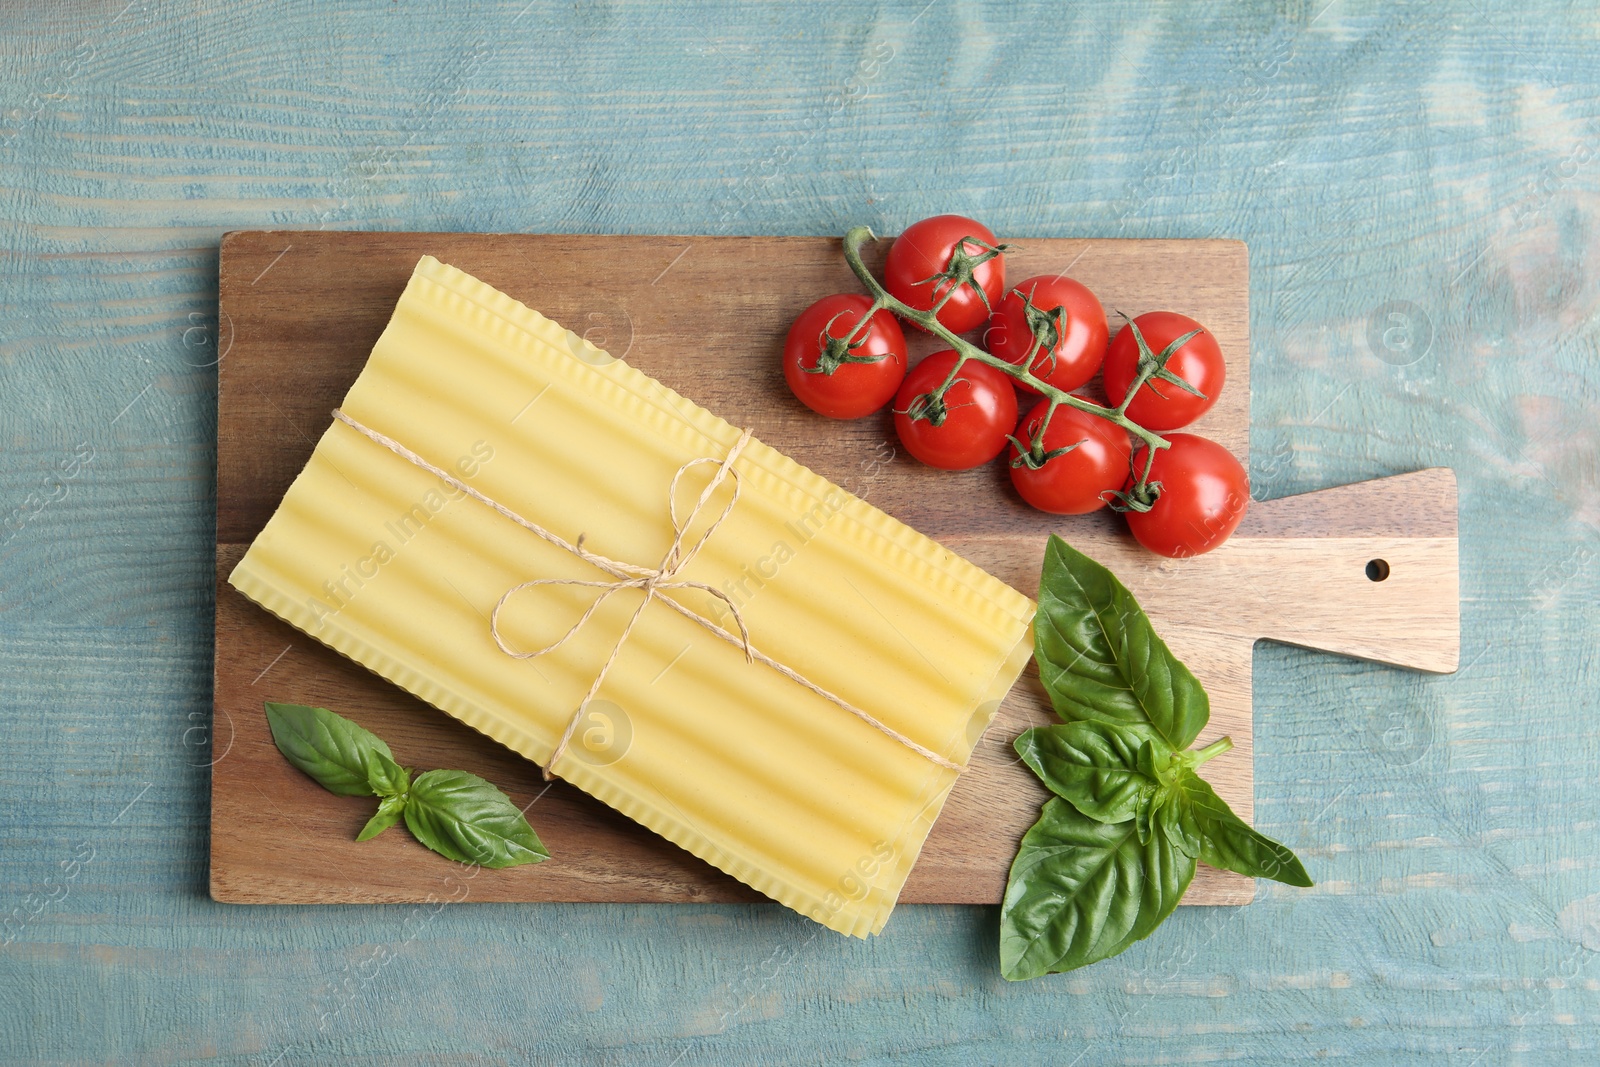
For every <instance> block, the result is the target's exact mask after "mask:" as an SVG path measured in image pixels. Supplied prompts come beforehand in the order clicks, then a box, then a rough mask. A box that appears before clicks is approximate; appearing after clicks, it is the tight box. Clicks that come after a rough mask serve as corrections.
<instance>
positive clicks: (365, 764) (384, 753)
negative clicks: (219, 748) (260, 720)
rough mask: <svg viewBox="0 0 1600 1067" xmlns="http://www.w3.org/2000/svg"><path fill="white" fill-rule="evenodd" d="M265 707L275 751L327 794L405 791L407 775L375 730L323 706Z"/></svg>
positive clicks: (370, 793) (365, 795)
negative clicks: (373, 731) (315, 782)
mask: <svg viewBox="0 0 1600 1067" xmlns="http://www.w3.org/2000/svg"><path fill="white" fill-rule="evenodd" d="M266 708H267V724H268V725H269V726H270V727H271V728H272V740H273V743H274V744H276V745H277V746H278V751H279V752H282V753H283V755H284V758H285V759H287V760H288V761H289V762H290V763H292V764H294V765H295V766H296V767H298V768H300V770H302V771H304V772H305V773H306V774H308V775H310V776H311V777H312V778H314V779H315V780H316V781H317V782H318V783H319V784H320V785H321V786H322V788H324V789H326V790H327V791H328V792H330V793H337V794H339V795H340V796H345V797H370V796H390V795H393V794H397V793H403V792H405V789H406V782H407V780H408V779H409V777H410V776H409V775H408V774H407V773H406V772H405V770H404V769H403V768H402V767H401V766H400V765H399V764H397V763H395V761H394V755H393V753H391V752H390V751H389V746H388V745H386V744H384V743H383V740H382V739H381V738H379V737H378V736H377V735H376V734H373V733H371V732H370V731H367V730H364V729H362V728H361V727H359V726H357V725H356V724H355V723H353V722H351V721H350V720H349V719H346V718H345V717H344V716H342V715H335V714H334V713H333V712H331V711H329V710H328V709H327V708H309V707H306V706H305V705H303V704H274V703H272V702H270V701H268V702H267V705H266Z"/></svg>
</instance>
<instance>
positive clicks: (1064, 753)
mask: <svg viewBox="0 0 1600 1067" xmlns="http://www.w3.org/2000/svg"><path fill="white" fill-rule="evenodd" d="M1141 743H1144V744H1148V743H1149V742H1141V740H1140V738H1139V736H1138V735H1137V734H1135V733H1133V732H1132V731H1129V730H1126V729H1123V728H1122V727H1120V726H1113V725H1112V724H1110V723H1103V722H1075V723H1069V724H1067V725H1065V726H1040V727H1037V728H1035V729H1032V730H1028V731H1027V732H1025V733H1023V734H1022V735H1021V736H1019V737H1018V738H1017V740H1016V742H1015V747H1016V750H1017V755H1019V756H1021V757H1022V761H1023V762H1024V763H1026V764H1027V765H1028V766H1029V767H1031V768H1033V773H1035V774H1037V775H1038V776H1039V779H1040V780H1041V781H1043V782H1044V784H1045V785H1046V786H1047V787H1048V788H1049V789H1050V791H1051V792H1052V793H1054V794H1056V796H1058V797H1062V798H1064V799H1066V800H1067V801H1069V802H1070V803H1071V804H1072V806H1073V807H1075V808H1077V809H1078V810H1079V811H1081V812H1082V813H1083V814H1085V815H1087V816H1089V818H1091V819H1096V820H1098V821H1100V822H1110V823H1118V822H1124V821H1126V820H1128V819H1131V818H1133V816H1134V809H1135V807H1137V805H1138V802H1139V798H1140V795H1141V794H1142V793H1145V792H1149V791H1151V790H1153V789H1154V788H1155V786H1156V782H1155V780H1154V779H1153V778H1151V777H1150V776H1148V775H1147V774H1143V773H1140V770H1139V767H1138V765H1137V761H1138V759H1139V749H1140V745H1141Z"/></svg>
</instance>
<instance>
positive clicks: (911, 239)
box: [883, 215, 1006, 333]
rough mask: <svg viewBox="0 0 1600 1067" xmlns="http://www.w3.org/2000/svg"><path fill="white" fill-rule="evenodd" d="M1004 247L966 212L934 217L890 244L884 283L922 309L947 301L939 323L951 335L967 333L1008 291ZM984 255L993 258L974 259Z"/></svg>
mask: <svg viewBox="0 0 1600 1067" xmlns="http://www.w3.org/2000/svg"><path fill="white" fill-rule="evenodd" d="M963 238H971V240H963ZM958 244H959V245H960V246H961V250H960V253H959V254H957V251H956V246H957V245H958ZM999 248H1000V245H999V243H998V242H996V241H995V237H994V234H993V233H992V232H990V230H989V228H988V227H986V226H984V225H983V224H982V223H980V222H974V221H973V220H972V219H969V218H966V217H964V216H961V215H935V216H933V217H932V218H928V219H923V220H922V221H921V222H914V223H912V224H911V225H910V226H907V227H906V232H905V233H902V234H901V235H900V236H899V237H897V238H895V241H894V244H892V245H890V246H889V259H888V261H887V262H886V263H885V264H884V268H883V281H884V286H885V288H887V289H888V290H889V292H890V293H891V294H892V295H893V296H894V297H895V299H897V300H900V301H901V302H903V303H905V304H908V305H910V306H911V307H914V308H916V309H917V310H918V311H929V310H931V309H932V308H933V305H934V304H936V303H938V302H939V301H940V300H941V299H944V301H945V302H944V306H943V307H941V308H940V309H939V324H940V325H941V326H943V327H944V328H945V329H947V330H949V331H951V332H952V333H966V332H967V331H968V330H974V329H977V328H978V327H979V326H981V325H983V323H984V321H985V320H986V319H988V317H989V313H990V312H991V311H992V310H993V309H994V306H995V304H997V303H999V301H1000V297H1001V296H1002V295H1003V294H1004V293H1005V289H1006V265H1005V259H1004V257H1003V256H1000V255H998V254H996V250H997V249H999ZM984 256H988V257H990V258H987V259H984V260H983V262H981V263H974V260H977V259H980V258H982V257H984ZM952 257H954V259H955V262H954V263H952V262H951V259H952ZM946 294H949V297H948V299H945V297H946Z"/></svg>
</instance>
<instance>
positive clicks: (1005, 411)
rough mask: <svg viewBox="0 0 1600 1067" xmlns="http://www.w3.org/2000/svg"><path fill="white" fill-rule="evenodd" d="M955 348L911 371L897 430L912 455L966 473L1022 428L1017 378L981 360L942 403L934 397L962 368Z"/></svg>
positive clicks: (970, 364)
mask: <svg viewBox="0 0 1600 1067" xmlns="http://www.w3.org/2000/svg"><path fill="white" fill-rule="evenodd" d="M957 358H958V357H957V355H956V353H955V351H954V350H953V349H948V348H947V349H945V350H944V351H943V352H935V353H934V354H933V355H931V356H928V357H927V358H926V359H924V360H923V361H922V362H921V363H918V364H917V365H916V366H915V367H912V368H911V373H910V374H907V375H906V380H905V382H904V383H903V384H902V385H901V386H900V392H899V393H898V394H896V395H895V398H894V428H895V431H896V432H897V433H899V435H900V440H901V441H902V442H904V443H905V446H906V451H908V452H910V453H911V454H912V455H913V456H916V457H917V458H918V459H920V460H922V462H924V463H926V464H928V466H930V467H940V468H942V469H944V470H947V471H963V470H967V469H968V468H970V467H977V466H980V465H982V464H984V463H987V462H989V461H990V460H991V459H993V458H994V457H996V456H998V455H999V454H1000V450H1001V449H1002V448H1004V447H1005V446H1006V435H1007V434H1009V433H1010V432H1011V428H1012V427H1013V426H1015V425H1016V424H1017V393H1016V390H1015V389H1012V388H1011V379H1010V378H1009V377H1008V376H1007V375H1006V374H1005V373H1004V372H1003V371H997V370H995V369H994V368H993V367H990V366H988V365H986V364H983V363H979V362H978V361H977V360H975V359H971V360H968V361H967V362H966V363H965V364H963V365H962V367H961V370H960V372H959V373H958V375H957V376H956V380H955V382H954V383H953V384H952V385H951V386H950V389H949V391H948V392H946V393H945V394H944V398H943V400H942V401H938V402H934V401H932V400H931V397H930V396H929V394H930V393H932V391H933V390H935V389H937V388H938V387H939V386H940V385H942V384H944V380H945V379H946V378H947V377H949V376H950V369H951V368H952V367H954V366H955V365H956V360H957Z"/></svg>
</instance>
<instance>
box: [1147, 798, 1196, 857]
mask: <svg viewBox="0 0 1600 1067" xmlns="http://www.w3.org/2000/svg"><path fill="white" fill-rule="evenodd" d="M1155 824H1156V826H1157V827H1158V828H1159V829H1160V831H1161V832H1162V833H1164V834H1166V835H1167V840H1168V841H1171V842H1172V847H1173V848H1175V849H1177V850H1178V851H1180V852H1182V853H1183V854H1184V855H1185V856H1195V857H1198V856H1199V855H1200V848H1201V845H1202V839H1201V836H1200V828H1199V827H1198V826H1197V825H1196V823H1195V821H1194V812H1193V811H1192V810H1191V808H1190V806H1189V803H1188V801H1187V799H1186V798H1185V795H1184V792H1183V790H1182V789H1181V788H1180V787H1178V786H1177V785H1173V786H1172V787H1171V788H1169V789H1168V790H1167V795H1166V797H1165V798H1163V801H1162V804H1161V807H1160V808H1158V809H1157V811H1156V814H1155Z"/></svg>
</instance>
